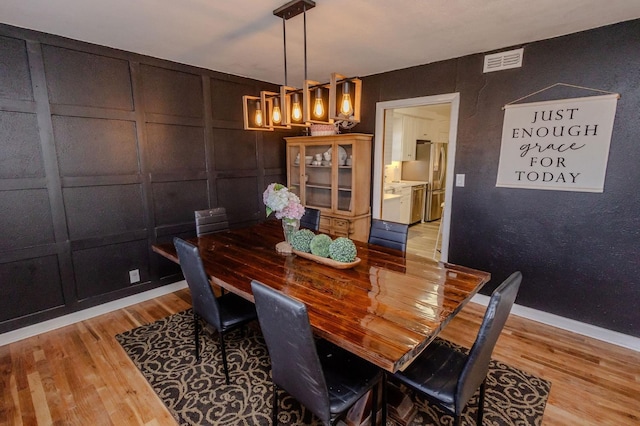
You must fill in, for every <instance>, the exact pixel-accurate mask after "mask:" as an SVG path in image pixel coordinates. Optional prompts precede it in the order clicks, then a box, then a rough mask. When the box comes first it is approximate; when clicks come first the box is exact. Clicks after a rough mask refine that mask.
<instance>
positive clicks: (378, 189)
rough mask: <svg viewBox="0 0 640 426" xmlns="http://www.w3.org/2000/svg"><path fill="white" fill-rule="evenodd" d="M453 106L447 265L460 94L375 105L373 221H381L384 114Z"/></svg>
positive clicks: (444, 250)
mask: <svg viewBox="0 0 640 426" xmlns="http://www.w3.org/2000/svg"><path fill="white" fill-rule="evenodd" d="M445 103H449V104H451V120H450V123H449V143H448V145H447V175H448V176H447V183H446V185H445V199H444V211H443V212H442V222H441V229H442V252H441V256H440V259H441V260H442V261H443V262H446V261H447V260H448V258H449V230H450V224H451V201H452V196H453V181H454V175H453V171H454V170H455V160H456V159H455V155H456V140H457V136H458V135H457V132H458V109H459V107H460V93H447V94H443V95H435V96H423V97H420V98H409V99H398V100H395V101H385V102H377V103H376V134H375V151H374V164H373V202H372V209H373V211H372V217H373V218H374V219H380V218H381V216H382V215H381V212H382V201H381V200H382V187H383V181H384V177H383V169H384V164H383V162H384V151H383V149H384V134H385V132H384V112H385V110H387V109H396V108H406V107H416V106H428V105H434V104H445Z"/></svg>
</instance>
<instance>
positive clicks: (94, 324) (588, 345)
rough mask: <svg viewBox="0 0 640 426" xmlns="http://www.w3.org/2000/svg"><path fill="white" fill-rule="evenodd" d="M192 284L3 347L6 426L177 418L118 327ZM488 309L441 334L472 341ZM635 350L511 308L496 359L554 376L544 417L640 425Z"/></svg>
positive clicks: (173, 305) (172, 303) (137, 320)
mask: <svg viewBox="0 0 640 426" xmlns="http://www.w3.org/2000/svg"><path fill="white" fill-rule="evenodd" d="M189 300H190V298H189V292H188V290H181V291H178V292H176V293H173V294H169V295H166V296H162V297H159V298H157V299H155V300H152V301H147V302H144V303H141V304H138V305H135V306H131V307H128V308H125V309H121V310H118V311H115V312H112V313H109V314H105V315H102V316H100V317H96V318H93V319H90V320H86V321H82V322H80V323H77V324H74V325H71V326H67V327H65V328H61V329H59V330H55V331H51V332H48V333H45V334H42V335H39V336H35V337H32V338H29V339H25V340H22V341H19V342H16V343H12V344H9V345H5V346H1V347H0V369H1V370H0V371H1V376H0V377H1V379H0V380H1V393H0V424H2V425H23V424H24V425H91V426H97V425H175V422H174V420H173V419H172V417H171V416H170V414H169V413H168V411H167V410H166V408H165V407H164V405H163V404H162V402H160V400H159V399H158V398H157V397H156V395H155V394H154V392H153V391H152V390H151V388H150V387H149V385H148V384H147V382H146V381H145V379H144V378H143V377H142V376H141V375H140V374H139V372H138V371H137V369H136V368H135V367H134V366H133V364H132V363H131V361H130V360H129V358H128V357H127V356H126V355H125V353H124V351H123V350H122V349H121V348H120V346H119V344H118V343H117V342H116V340H115V339H114V335H115V334H117V333H120V332H123V331H126V330H129V329H131V328H134V327H136V326H139V325H141V324H144V323H148V322H152V321H154V320H157V319H160V318H163V317H165V316H167V315H169V314H171V313H174V312H178V311H181V310H184V309H187V308H188V307H189V306H190V302H189ZM483 314H484V307H482V306H479V305H476V304H470V305H468V306H467V307H466V308H465V309H464V310H463V311H462V312H461V313H460V314H458V315H457V316H456V318H455V319H454V320H453V321H452V322H451V323H450V325H449V326H448V327H447V328H446V330H444V332H443V337H445V338H448V339H450V340H452V341H454V342H456V343H458V344H461V345H465V346H467V347H469V346H470V345H471V343H472V341H473V339H474V337H475V334H476V333H477V330H478V326H479V323H480V321H481V317H482V315H483ZM639 355H640V354H638V353H637V352H634V351H631V350H625V349H621V348H619V347H616V346H613V345H609V344H605V343H601V342H598V341H595V340H592V339H588V338H585V337H581V336H578V335H574V334H571V333H568V332H565V331H562V330H558V329H555V328H552V327H549V326H545V325H542V324H539V323H536V322H532V321H529V320H525V319H522V318H519V317H515V316H513V315H512V316H511V318H510V319H509V321H508V322H507V326H506V328H505V330H504V332H503V334H502V336H501V337H500V340H499V341H498V344H497V347H496V350H495V352H494V358H497V359H500V360H502V361H505V362H507V363H509V364H511V365H513V366H515V367H518V368H520V369H523V370H525V371H528V372H531V373H533V374H536V375H538V376H541V377H544V378H545V379H547V380H550V381H551V382H552V383H553V384H552V386H551V394H550V397H549V401H548V404H547V408H546V412H545V415H544V424H545V425H581V426H583V425H598V426H602V425H633V424H640V402H639V399H638V396H639V395H640V359H639Z"/></svg>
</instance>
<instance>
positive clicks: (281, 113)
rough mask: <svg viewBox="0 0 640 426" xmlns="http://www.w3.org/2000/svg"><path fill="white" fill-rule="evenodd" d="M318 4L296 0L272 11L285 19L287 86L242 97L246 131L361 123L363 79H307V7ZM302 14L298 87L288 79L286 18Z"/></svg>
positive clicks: (285, 75) (283, 29)
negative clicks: (301, 70) (301, 73)
mask: <svg viewBox="0 0 640 426" xmlns="http://www.w3.org/2000/svg"><path fill="white" fill-rule="evenodd" d="M315 6H316V3H315V2H314V1H312V0H293V1H290V2H289V3H286V4H284V5H283V6H281V7H279V8H278V9H276V10H274V11H273V14H274V15H275V16H278V17H280V18H282V36H283V46H284V86H281V87H280V93H275V92H269V91H262V92H260V97H256V96H248V95H245V96H243V115H244V117H243V119H244V128H245V130H274V129H276V128H280V129H290V128H291V127H309V126H310V125H311V124H314V123H319V124H336V125H339V126H340V127H343V128H351V127H353V126H354V125H355V124H357V123H359V122H360V95H361V90H362V83H361V81H360V79H358V78H355V77H351V78H345V77H344V76H342V75H340V74H337V73H333V74H332V75H331V80H330V81H329V82H327V83H320V82H317V81H311V80H308V79H307V10H310V9H312V8H314V7H315ZM300 14H302V15H303V17H304V82H303V87H302V89H297V88H295V87H290V86H289V85H288V81H287V33H286V21H287V20H288V19H291V18H293V17H295V16H298V15H300Z"/></svg>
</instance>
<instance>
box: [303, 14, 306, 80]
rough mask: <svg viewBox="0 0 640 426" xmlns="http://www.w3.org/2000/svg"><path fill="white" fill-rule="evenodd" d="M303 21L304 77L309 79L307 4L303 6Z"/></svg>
mask: <svg viewBox="0 0 640 426" xmlns="http://www.w3.org/2000/svg"><path fill="white" fill-rule="evenodd" d="M302 10H303V15H302V16H303V18H304V19H303V23H304V79H305V81H306V80H307V6H306V4H305V5H304V6H303V9H302Z"/></svg>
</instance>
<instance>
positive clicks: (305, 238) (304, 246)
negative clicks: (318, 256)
mask: <svg viewBox="0 0 640 426" xmlns="http://www.w3.org/2000/svg"><path fill="white" fill-rule="evenodd" d="M315 236H316V234H314V233H313V231H311V230H309V229H300V230H298V231H296V232H294V233H293V235H292V236H291V247H293V249H294V250H298V251H303V252H305V253H310V252H311V247H310V244H311V240H313V237H315Z"/></svg>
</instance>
